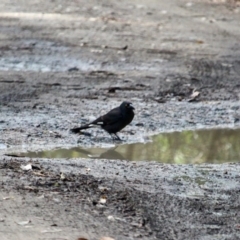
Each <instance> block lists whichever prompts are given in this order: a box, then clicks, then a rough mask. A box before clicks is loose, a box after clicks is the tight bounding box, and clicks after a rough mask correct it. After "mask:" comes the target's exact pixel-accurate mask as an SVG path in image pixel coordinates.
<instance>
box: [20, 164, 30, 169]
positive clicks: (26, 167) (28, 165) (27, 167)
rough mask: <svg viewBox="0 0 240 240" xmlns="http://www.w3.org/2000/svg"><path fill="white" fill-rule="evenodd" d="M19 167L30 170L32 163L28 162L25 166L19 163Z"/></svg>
mask: <svg viewBox="0 0 240 240" xmlns="http://www.w3.org/2000/svg"><path fill="white" fill-rule="evenodd" d="M20 168H21V169H22V170H24V171H28V170H32V165H31V164H30V163H29V164H27V165H26V166H24V165H21V166H20Z"/></svg>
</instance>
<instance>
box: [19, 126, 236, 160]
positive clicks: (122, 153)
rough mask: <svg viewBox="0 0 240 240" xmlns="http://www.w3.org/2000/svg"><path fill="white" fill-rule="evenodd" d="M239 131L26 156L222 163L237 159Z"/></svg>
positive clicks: (187, 134)
mask: <svg viewBox="0 0 240 240" xmlns="http://www.w3.org/2000/svg"><path fill="white" fill-rule="evenodd" d="M239 146H240V129H212V130H198V131H183V132H173V133H162V134H159V135H156V136H153V137H152V142H148V143H134V144H123V145H117V146H115V147H111V148H88V149H83V148H80V147H79V148H78V147H75V148H72V149H58V150H53V151H42V152H28V153H24V154H22V155H24V156H26V157H40V158H105V159H125V160H133V161H141V160H144V161H145V160H146V161H158V162H162V163H177V164H185V163H193V164H195V163H224V162H238V161H239V160H240V148H239Z"/></svg>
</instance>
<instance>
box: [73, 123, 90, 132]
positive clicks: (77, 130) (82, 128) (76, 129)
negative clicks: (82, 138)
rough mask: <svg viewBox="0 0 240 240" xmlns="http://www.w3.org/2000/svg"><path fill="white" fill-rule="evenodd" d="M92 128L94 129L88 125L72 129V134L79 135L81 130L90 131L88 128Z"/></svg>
mask: <svg viewBox="0 0 240 240" xmlns="http://www.w3.org/2000/svg"><path fill="white" fill-rule="evenodd" d="M91 127H92V125H91V124H86V125H83V126H81V127H78V128H72V129H70V132H72V133H79V132H81V130H84V129H88V128H91Z"/></svg>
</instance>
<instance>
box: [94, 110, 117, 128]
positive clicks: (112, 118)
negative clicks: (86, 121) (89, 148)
mask: <svg viewBox="0 0 240 240" xmlns="http://www.w3.org/2000/svg"><path fill="white" fill-rule="evenodd" d="M121 118H122V114H121V111H120V109H119V107H117V108H114V109H112V110H111V111H110V112H108V113H107V114H105V115H103V116H101V117H99V118H98V119H96V120H95V121H93V122H92V124H97V125H112V124H114V123H116V122H118V121H119V120H120V119H121Z"/></svg>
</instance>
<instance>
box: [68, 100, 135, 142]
mask: <svg viewBox="0 0 240 240" xmlns="http://www.w3.org/2000/svg"><path fill="white" fill-rule="evenodd" d="M133 110H134V107H133V106H132V103H130V102H122V104H121V105H120V106H119V107H116V108H114V109H112V110H111V111H110V112H108V113H107V114H105V115H103V116H100V117H99V118H97V119H96V120H94V121H93V122H90V123H88V124H86V125H83V126H81V127H78V128H73V129H71V130H70V131H71V132H73V133H79V132H80V131H81V130H83V129H87V128H92V127H95V126H100V127H101V128H102V129H104V130H105V131H106V132H108V133H109V134H110V135H111V136H112V134H113V135H114V136H115V137H116V139H117V140H121V139H120V138H119V136H118V135H117V132H119V131H121V130H122V129H123V128H124V127H126V126H127V125H128V124H129V123H130V122H131V121H132V120H133V117H134V111H133Z"/></svg>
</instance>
